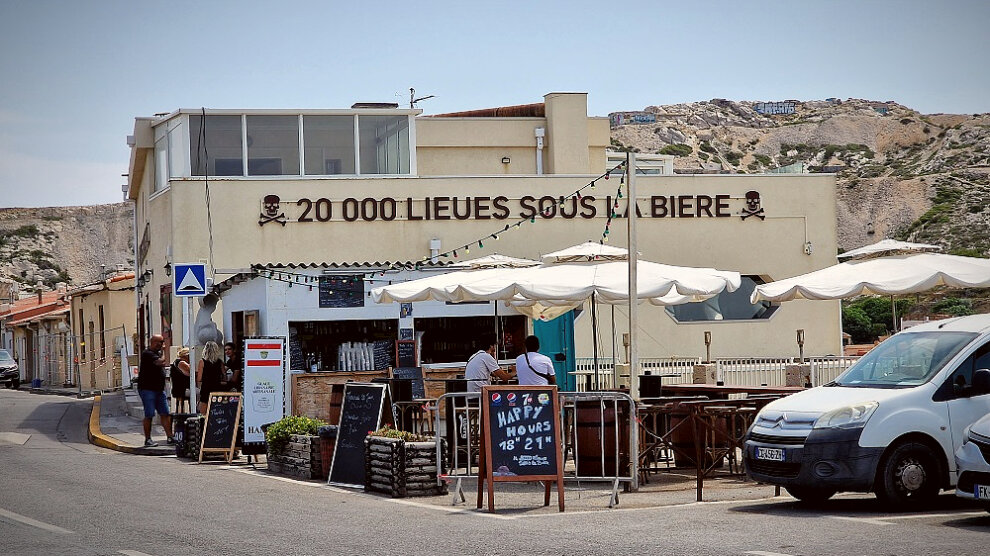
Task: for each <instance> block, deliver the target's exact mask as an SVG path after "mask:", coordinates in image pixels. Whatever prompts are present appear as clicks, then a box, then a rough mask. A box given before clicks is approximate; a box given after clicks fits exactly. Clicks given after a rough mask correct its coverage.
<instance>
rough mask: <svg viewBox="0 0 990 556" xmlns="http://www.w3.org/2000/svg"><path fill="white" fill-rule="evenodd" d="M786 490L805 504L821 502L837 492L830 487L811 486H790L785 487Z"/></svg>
mask: <svg viewBox="0 0 990 556" xmlns="http://www.w3.org/2000/svg"><path fill="white" fill-rule="evenodd" d="M784 490H786V491H787V493H788V494H790V495H791V496H793V497H794V498H797V499H798V500H800V501H801V502H803V503H805V504H819V503H821V502H824V501H826V500H828V499H829V498H831V497H832V495H834V494H835V491H834V490H832V489H830V488H820V487H809V486H789V487H784Z"/></svg>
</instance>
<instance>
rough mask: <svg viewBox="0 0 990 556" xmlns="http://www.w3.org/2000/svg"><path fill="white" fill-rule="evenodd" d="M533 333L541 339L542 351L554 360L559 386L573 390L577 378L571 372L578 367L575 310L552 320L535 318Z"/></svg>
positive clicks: (562, 388)
mask: <svg viewBox="0 0 990 556" xmlns="http://www.w3.org/2000/svg"><path fill="white" fill-rule="evenodd" d="M533 334H534V335H536V337H537V338H539V339H540V353H542V354H543V355H546V356H547V357H549V358H550V359H552V360H553V367H554V370H555V371H556V374H557V386H558V387H559V388H560V389H561V390H567V391H572V392H573V391H574V390H575V378H574V375H572V374H570V373H571V372H572V371H574V370H575V369H576V368H577V367H576V361H574V311H570V312H568V313H566V314H564V315H561V316H559V317H557V318H555V319H553V320H551V321H541V320H534V321H533Z"/></svg>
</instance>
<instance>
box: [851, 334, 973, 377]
mask: <svg viewBox="0 0 990 556" xmlns="http://www.w3.org/2000/svg"><path fill="white" fill-rule="evenodd" d="M976 336H977V335H976V334H973V333H970V332H939V331H932V332H913V333H906V334H896V335H894V336H891V337H890V339H888V340H886V341H884V342H882V343H881V344H880V345H878V346H877V347H875V348H873V349H872V350H871V351H870V352H869V353H867V354H866V355H864V356H863V358H862V359H860V360H859V361H858V362H857V363H856V364H855V365H853V366H852V367H849V370H847V371H846V372H844V373H842V374H841V375H839V376H838V378H836V379H835V384H836V385H838V386H849V387H854V388H911V387H914V386H918V385H919V384H924V383H926V382H928V381H929V380H931V379H932V377H934V376H935V375H936V374H938V372H939V371H940V370H941V369H942V367H944V366H945V364H946V363H948V362H949V360H950V359H952V358H953V357H954V356H955V355H956V354H957V353H959V351H960V350H961V349H962V348H963V347H965V346H966V344H968V343H969V342H971V341H972V340H973V338H975V337H976Z"/></svg>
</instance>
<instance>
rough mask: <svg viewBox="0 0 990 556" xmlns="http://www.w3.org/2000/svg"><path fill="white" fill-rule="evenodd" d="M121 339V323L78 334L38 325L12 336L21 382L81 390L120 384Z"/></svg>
mask: <svg viewBox="0 0 990 556" xmlns="http://www.w3.org/2000/svg"><path fill="white" fill-rule="evenodd" d="M125 343H126V331H125V328H124V327H123V326H119V327H115V328H108V329H106V330H102V331H100V330H96V331H93V332H90V333H86V334H81V335H73V334H71V333H69V332H59V331H54V330H53V331H48V330H46V329H45V328H44V327H39V328H38V329H37V330H36V331H34V333H33V334H31V335H30V336H29V337H26V338H19V339H17V340H15V342H14V346H13V351H14V357H15V358H16V359H17V362H18V366H19V367H20V373H21V383H22V384H25V385H28V386H32V387H37V388H47V389H74V390H77V391H78V392H79V393H80V394H83V393H92V392H97V391H103V390H112V389H115V388H120V387H121V386H122V376H121V373H122V370H123V369H128V368H129V367H128V366H127V363H126V361H124V360H122V356H121V349H120V347H122V346H123V345H125Z"/></svg>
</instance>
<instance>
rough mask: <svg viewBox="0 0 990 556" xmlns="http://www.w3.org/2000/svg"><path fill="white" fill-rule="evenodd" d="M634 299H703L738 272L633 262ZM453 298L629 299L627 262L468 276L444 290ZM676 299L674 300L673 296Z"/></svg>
mask: <svg viewBox="0 0 990 556" xmlns="http://www.w3.org/2000/svg"><path fill="white" fill-rule="evenodd" d="M637 267H638V268H637V272H638V276H637V288H638V291H637V292H636V293H635V294H634V295H635V297H636V298H637V299H641V300H650V301H651V302H653V303H654V304H658V305H663V304H664V303H663V299H664V296H666V295H668V294H670V293H676V294H679V296H689V297H694V298H697V299H699V300H700V299H705V298H707V297H712V296H715V295H718V294H719V293H721V292H722V291H723V290H726V289H728V290H729V291H735V290H736V289H737V288H738V287H739V285H740V284H741V281H742V279H741V277H740V275H739V273H738V272H727V271H719V270H715V269H713V268H691V267H683V266H673V265H665V264H660V263H653V262H649V261H639V262H638V264H637ZM449 294H450V296H451V297H452V300H455V301H491V300H506V301H512V300H514V299H518V298H522V299H528V300H534V301H543V300H546V301H549V302H551V304H564V303H567V302H571V303H581V302H583V301H584V300H586V299H589V298H591V297H592V295H594V296H595V298H596V300H598V301H601V302H604V303H621V302H623V301H626V300H627V299H628V298H629V267H628V264H627V263H626V262H625V261H606V262H591V263H554V264H543V265H540V266H536V267H530V268H522V269H516V270H514V271H512V272H510V273H503V274H500V275H497V276H496V275H491V276H486V277H484V278H482V279H479V280H471V281H470V282H465V283H462V284H459V285H457V286H456V287H454V288H452V289H451V290H449ZM677 299H680V297H678V298H677Z"/></svg>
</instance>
